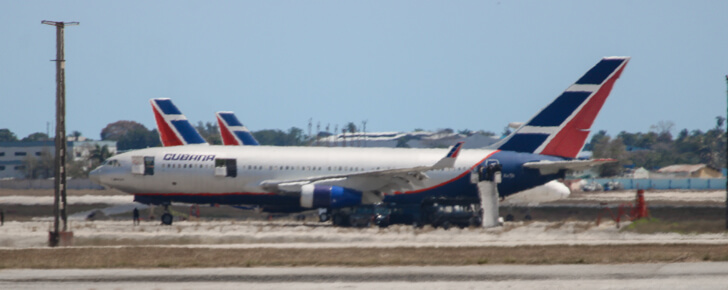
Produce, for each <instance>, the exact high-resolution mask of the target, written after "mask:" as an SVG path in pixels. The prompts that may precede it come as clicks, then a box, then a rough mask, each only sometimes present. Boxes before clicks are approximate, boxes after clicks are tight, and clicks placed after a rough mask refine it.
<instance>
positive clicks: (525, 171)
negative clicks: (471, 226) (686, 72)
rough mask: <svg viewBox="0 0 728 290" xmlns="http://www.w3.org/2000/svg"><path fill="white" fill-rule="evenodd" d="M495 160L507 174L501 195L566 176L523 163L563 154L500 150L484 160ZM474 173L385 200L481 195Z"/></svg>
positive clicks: (401, 201)
mask: <svg viewBox="0 0 728 290" xmlns="http://www.w3.org/2000/svg"><path fill="white" fill-rule="evenodd" d="M493 160H497V161H498V163H500V164H501V165H502V171H501V174H502V176H503V182H502V183H500V184H499V185H498V192H499V194H500V196H503V197H505V196H509V195H511V194H514V193H517V192H519V191H523V190H526V189H531V188H534V187H536V186H540V185H543V184H546V183H547V182H549V181H551V180H554V179H558V178H560V177H563V175H562V174H550V175H541V174H540V173H539V171H538V170H537V169H529V168H523V164H524V163H526V162H531V161H539V160H552V161H557V160H564V159H563V158H561V157H556V156H547V155H538V154H530V153H518V152H511V151H499V152H496V153H495V154H493V155H492V156H490V157H489V158H487V159H485V160H483V162H482V163H481V165H485V164H486V162H489V161H491V162H492V161H493ZM470 175H471V174H470V173H468V174H464V175H463V176H460V177H459V178H457V179H455V180H453V181H451V182H448V183H445V184H443V185H441V186H436V187H434V188H431V189H428V190H425V191H417V192H414V193H406V192H405V193H402V194H396V195H388V196H386V197H385V198H384V201H385V202H395V203H400V204H409V203H421V202H422V200H423V199H425V198H429V197H440V196H445V197H470V198H477V197H478V188H477V186H476V185H475V184H472V183H470Z"/></svg>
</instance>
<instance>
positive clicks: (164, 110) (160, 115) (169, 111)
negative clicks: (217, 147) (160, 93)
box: [149, 99, 207, 147]
mask: <svg viewBox="0 0 728 290" xmlns="http://www.w3.org/2000/svg"><path fill="white" fill-rule="evenodd" d="M149 102H150V103H151V104H152V110H153V111H154V119H155V120H156V121H157V128H158V129H159V139H161V141H162V146H165V147H167V146H179V145H190V144H207V141H205V139H204V138H202V135H200V133H199V132H197V130H196V129H195V127H193V126H192V124H190V121H188V120H187V117H185V115H183V114H182V112H180V110H179V109H177V106H175V105H174V104H173V103H172V100H170V99H151V100H149Z"/></svg>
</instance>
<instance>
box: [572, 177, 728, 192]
mask: <svg viewBox="0 0 728 290" xmlns="http://www.w3.org/2000/svg"><path fill="white" fill-rule="evenodd" d="M586 181H587V182H588V183H592V182H596V183H599V184H602V185H604V184H606V183H608V182H610V181H613V182H619V183H621V184H622V186H623V187H624V189H695V190H707V189H725V188H726V178H725V177H724V178H672V179H662V178H660V179H629V178H596V179H587V180H586Z"/></svg>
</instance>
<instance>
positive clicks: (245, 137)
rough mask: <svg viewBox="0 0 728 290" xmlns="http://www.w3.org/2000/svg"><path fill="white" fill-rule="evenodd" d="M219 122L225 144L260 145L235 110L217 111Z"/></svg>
mask: <svg viewBox="0 0 728 290" xmlns="http://www.w3.org/2000/svg"><path fill="white" fill-rule="evenodd" d="M215 114H216V115H217V123H218V124H220V136H221V137H222V143H223V144H225V145H238V146H240V145H252V146H258V145H260V143H258V140H255V137H253V134H252V133H250V130H248V128H246V127H245V126H243V123H240V121H239V120H238V118H237V117H235V114H233V112H217V113H215Z"/></svg>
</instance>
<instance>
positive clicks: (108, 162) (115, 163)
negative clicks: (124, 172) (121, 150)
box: [104, 159, 121, 167]
mask: <svg viewBox="0 0 728 290" xmlns="http://www.w3.org/2000/svg"><path fill="white" fill-rule="evenodd" d="M104 165H106V166H113V167H119V166H121V164H119V160H116V159H109V160H106V162H104Z"/></svg>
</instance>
